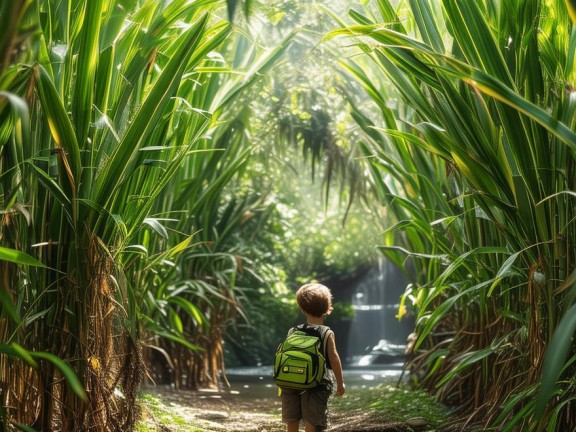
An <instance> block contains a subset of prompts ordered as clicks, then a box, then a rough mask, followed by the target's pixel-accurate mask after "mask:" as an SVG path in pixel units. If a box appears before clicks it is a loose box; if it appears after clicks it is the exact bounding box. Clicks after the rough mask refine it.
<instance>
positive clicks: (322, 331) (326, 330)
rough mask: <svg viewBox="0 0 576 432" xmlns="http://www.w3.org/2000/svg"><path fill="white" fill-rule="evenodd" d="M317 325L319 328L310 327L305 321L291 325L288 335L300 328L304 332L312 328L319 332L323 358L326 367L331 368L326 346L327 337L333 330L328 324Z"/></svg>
mask: <svg viewBox="0 0 576 432" xmlns="http://www.w3.org/2000/svg"><path fill="white" fill-rule="evenodd" d="M319 327H320V328H319V329H316V328H312V327H311V326H310V325H309V324H308V323H306V322H305V323H304V324H300V325H297V326H296V327H292V328H291V329H290V330H289V331H288V335H290V334H292V333H293V332H294V331H295V330H301V331H304V332H308V331H310V330H312V331H314V332H315V333H317V334H319V335H320V340H321V341H322V354H323V355H324V359H325V360H326V368H327V369H332V365H331V364H330V359H329V358H328V350H327V346H328V338H329V336H330V334H334V332H333V331H332V329H331V328H330V327H328V326H325V325H320V326H319Z"/></svg>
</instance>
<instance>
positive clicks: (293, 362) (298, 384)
mask: <svg viewBox="0 0 576 432" xmlns="http://www.w3.org/2000/svg"><path fill="white" fill-rule="evenodd" d="M328 330H329V328H328V327H322V330H321V331H319V330H317V329H315V328H313V327H309V326H308V325H307V324H304V325H300V326H297V327H295V328H294V330H293V331H292V332H291V333H290V334H289V335H288V337H287V338H286V339H285V340H284V342H282V343H281V344H280V345H279V346H278V349H277V350H276V357H275V359H274V382H275V383H276V385H277V386H278V387H280V388H288V389H298V390H307V389H311V388H314V387H316V386H317V385H318V384H320V381H321V380H322V378H323V377H324V371H325V370H326V367H327V364H326V357H325V354H324V351H325V338H326V333H327V332H328Z"/></svg>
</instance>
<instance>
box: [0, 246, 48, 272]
mask: <svg viewBox="0 0 576 432" xmlns="http://www.w3.org/2000/svg"><path fill="white" fill-rule="evenodd" d="M0 261H8V262H13V263H15V264H18V265H26V266H32V267H44V268H46V265H45V264H43V263H41V262H40V261H38V260H37V259H36V258H34V257H33V256H30V255H28V254H27V253H25V252H22V251H19V250H15V249H10V248H6V247H3V246H0Z"/></svg>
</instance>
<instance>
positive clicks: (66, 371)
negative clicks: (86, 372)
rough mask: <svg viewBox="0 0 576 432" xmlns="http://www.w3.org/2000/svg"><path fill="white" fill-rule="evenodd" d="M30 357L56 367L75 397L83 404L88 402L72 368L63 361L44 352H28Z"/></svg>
mask: <svg viewBox="0 0 576 432" xmlns="http://www.w3.org/2000/svg"><path fill="white" fill-rule="evenodd" d="M30 355H31V356H32V357H33V358H37V359H42V360H46V361H49V362H50V363H52V364H53V365H54V366H56V367H57V368H58V370H59V371H60V372H61V373H62V375H64V377H65V378H66V381H67V382H68V384H69V385H70V387H71V388H72V391H74V393H76V395H77V396H78V397H79V398H80V399H82V400H83V401H84V402H88V395H87V394H86V391H85V390H84V387H83V386H82V384H81V383H80V380H79V379H78V378H77V377H76V374H75V373H74V371H73V370H72V368H71V367H70V366H68V365H67V364H66V363H64V361H62V360H61V359H60V358H58V357H56V356H55V355H53V354H50V353H46V352H30Z"/></svg>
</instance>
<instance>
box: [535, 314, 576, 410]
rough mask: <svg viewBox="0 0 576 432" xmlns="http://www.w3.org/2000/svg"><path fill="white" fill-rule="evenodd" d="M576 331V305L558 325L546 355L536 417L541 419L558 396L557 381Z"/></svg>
mask: <svg viewBox="0 0 576 432" xmlns="http://www.w3.org/2000/svg"><path fill="white" fill-rule="evenodd" d="M575 331H576V304H575V305H572V306H571V307H570V308H569V309H568V310H566V312H564V315H563V316H562V319H561V320H560V322H559V323H558V326H557V327H556V329H555V330H554V334H553V335H552V339H551V340H550V344H549V345H548V348H547V349H546V353H545V354H544V360H543V362H542V375H541V383H542V385H541V387H540V390H539V392H538V395H537V397H536V411H535V412H536V416H537V417H539V418H541V417H542V416H543V415H544V412H545V410H546V405H547V404H548V402H549V401H550V399H551V398H552V397H553V396H554V395H555V394H556V392H557V389H558V385H557V381H558V379H559V378H560V374H561V372H562V370H563V368H564V363H565V362H566V358H567V357H568V352H569V350H570V349H571V347H572V346H573V337H574V332H575Z"/></svg>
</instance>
